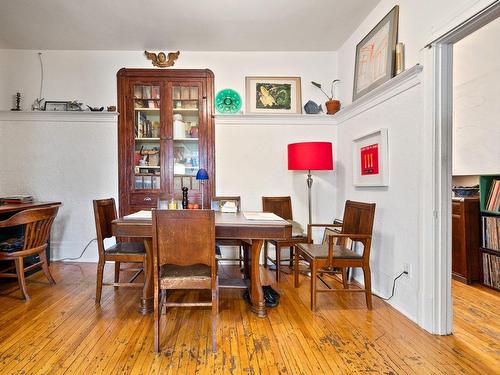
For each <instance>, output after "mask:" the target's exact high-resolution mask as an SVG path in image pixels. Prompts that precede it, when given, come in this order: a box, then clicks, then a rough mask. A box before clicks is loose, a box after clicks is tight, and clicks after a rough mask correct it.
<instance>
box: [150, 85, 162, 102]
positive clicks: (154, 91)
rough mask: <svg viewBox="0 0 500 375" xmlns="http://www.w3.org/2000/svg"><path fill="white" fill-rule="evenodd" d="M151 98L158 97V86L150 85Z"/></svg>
mask: <svg viewBox="0 0 500 375" xmlns="http://www.w3.org/2000/svg"><path fill="white" fill-rule="evenodd" d="M151 99H160V86H153V87H151Z"/></svg>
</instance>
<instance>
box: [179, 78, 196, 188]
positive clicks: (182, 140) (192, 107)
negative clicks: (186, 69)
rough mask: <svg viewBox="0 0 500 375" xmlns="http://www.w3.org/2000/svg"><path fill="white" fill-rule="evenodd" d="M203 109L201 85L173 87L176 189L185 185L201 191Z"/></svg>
mask: <svg viewBox="0 0 500 375" xmlns="http://www.w3.org/2000/svg"><path fill="white" fill-rule="evenodd" d="M199 109H200V100H199V88H198V86H174V87H173V88H172V112H173V140H174V145H173V146H174V189H175V190H180V189H181V188H182V187H183V186H186V187H188V188H189V189H194V190H197V189H199V186H198V181H196V173H197V172H198V169H199V168H200V157H199V154H200V149H199V138H198V136H199V134H198V132H199V118H200V116H199Z"/></svg>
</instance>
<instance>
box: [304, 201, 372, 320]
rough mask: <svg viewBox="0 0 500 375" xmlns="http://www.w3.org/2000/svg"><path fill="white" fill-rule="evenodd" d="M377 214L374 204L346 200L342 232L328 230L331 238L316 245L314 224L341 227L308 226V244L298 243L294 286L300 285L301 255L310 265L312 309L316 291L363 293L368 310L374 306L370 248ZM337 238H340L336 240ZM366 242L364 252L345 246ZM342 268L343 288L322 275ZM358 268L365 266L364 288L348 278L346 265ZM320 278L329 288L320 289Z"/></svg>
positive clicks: (313, 308) (314, 308)
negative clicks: (313, 232)
mask: <svg viewBox="0 0 500 375" xmlns="http://www.w3.org/2000/svg"><path fill="white" fill-rule="evenodd" d="M374 217H375V203H363V202H354V201H346V203H345V208H344V218H343V220H342V225H341V226H342V230H341V231H340V233H337V232H334V231H330V232H329V233H327V236H328V241H326V242H324V243H322V244H313V241H312V228H313V227H327V228H328V227H339V225H338V224H310V225H308V227H307V243H301V244H297V245H296V246H295V262H294V265H295V269H294V286H295V287H298V285H299V267H298V264H299V258H302V259H303V260H305V261H307V262H308V263H309V264H310V265H311V310H313V311H315V310H316V294H317V293H318V292H345V291H347V292H362V293H365V296H366V304H367V306H368V309H371V308H372V290H371V272H370V248H371V240H372V231H373V220H374ZM335 239H338V241H335ZM347 240H351V241H353V242H357V243H362V244H363V252H362V253H361V254H359V253H357V252H355V251H353V250H351V249H350V248H348V247H347V246H346V241H347ZM336 267H337V268H341V269H342V281H343V286H344V289H334V288H333V287H332V286H331V285H329V284H328V283H327V282H326V281H325V280H324V279H323V278H322V274H323V273H325V274H326V273H330V272H334V269H335V268H336ZM349 267H352V268H354V267H359V268H362V269H363V276H364V281H365V286H364V289H352V288H349V285H348V284H347V280H346V271H345V270H346V268H349ZM318 278H319V279H320V280H321V281H322V282H323V284H325V285H326V286H327V289H318V288H317V279H318Z"/></svg>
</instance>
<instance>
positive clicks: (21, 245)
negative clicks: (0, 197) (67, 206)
mask: <svg viewBox="0 0 500 375" xmlns="http://www.w3.org/2000/svg"><path fill="white" fill-rule="evenodd" d="M59 207H60V205H57V206H49V207H43V208H33V209H30V210H24V211H21V212H19V213H17V214H15V215H13V216H12V217H10V218H8V219H7V220H4V221H0V228H7V227H13V226H19V225H22V226H24V228H23V229H24V230H23V233H24V234H23V236H22V237H20V238H11V239H8V240H7V241H3V242H1V243H0V261H14V264H15V268H16V273H9V272H6V271H9V270H11V269H12V268H14V267H8V268H6V269H4V270H3V271H2V272H0V277H10V278H17V280H18V281H19V286H20V287H21V291H22V293H23V296H24V299H26V300H29V299H30V297H29V295H28V288H27V287H26V279H25V276H24V273H25V272H26V271H29V270H31V269H33V268H35V267H39V266H42V270H43V272H44V274H45V276H46V277H47V279H48V280H49V283H50V284H55V283H56V282H55V281H54V278H53V277H52V275H51V274H50V269H49V264H48V262H47V257H46V255H45V248H46V247H47V244H48V240H49V235H50V229H51V228H52V223H53V222H54V219H55V218H56V215H57V211H58V210H59ZM32 255H38V257H39V258H40V261H39V262H37V263H35V264H32V265H31V266H29V267H26V268H24V258H25V257H28V256H32Z"/></svg>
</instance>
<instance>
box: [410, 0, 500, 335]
mask: <svg viewBox="0 0 500 375" xmlns="http://www.w3.org/2000/svg"><path fill="white" fill-rule="evenodd" d="M499 16H500V4H499V3H498V2H495V3H493V4H491V5H490V6H488V7H487V8H485V9H484V10H483V11H481V12H479V13H478V14H476V15H475V16H473V17H471V18H469V19H467V20H466V21H464V22H462V23H461V24H460V25H459V26H457V27H456V28H454V29H452V30H451V31H450V32H448V33H447V34H445V35H444V36H442V37H440V38H439V39H437V40H435V41H434V42H432V43H430V44H429V45H428V46H427V47H428V48H427V50H426V53H425V55H426V58H425V66H426V67H427V73H426V75H425V90H426V91H425V127H424V137H423V138H424V144H425V146H424V147H425V152H424V158H423V164H424V168H425V169H427V170H428V171H430V173H428V174H426V176H425V177H424V180H423V186H424V188H423V192H422V194H423V202H424V203H423V206H422V211H423V214H424V216H423V217H427V218H432V220H427V221H426V222H423V223H422V227H423V237H422V243H423V249H424V251H423V254H422V265H423V267H422V270H424V271H423V272H425V277H422V282H421V299H420V301H421V306H422V307H421V309H420V311H419V313H420V316H419V323H420V324H421V325H422V326H423V327H424V328H426V329H427V330H428V331H430V332H432V333H436V334H451V333H452V330H453V305H452V282H451V275H452V253H451V249H452V191H451V187H452V171H453V163H452V160H453V158H452V156H453V154H452V150H453V47H454V45H455V44H457V43H458V42H460V41H461V40H463V39H464V38H466V37H467V36H469V35H471V34H472V33H474V32H476V31H477V30H479V29H481V28H482V27H484V26H485V25H487V24H489V23H490V22H492V21H494V20H495V19H497V18H498V17H499Z"/></svg>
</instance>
